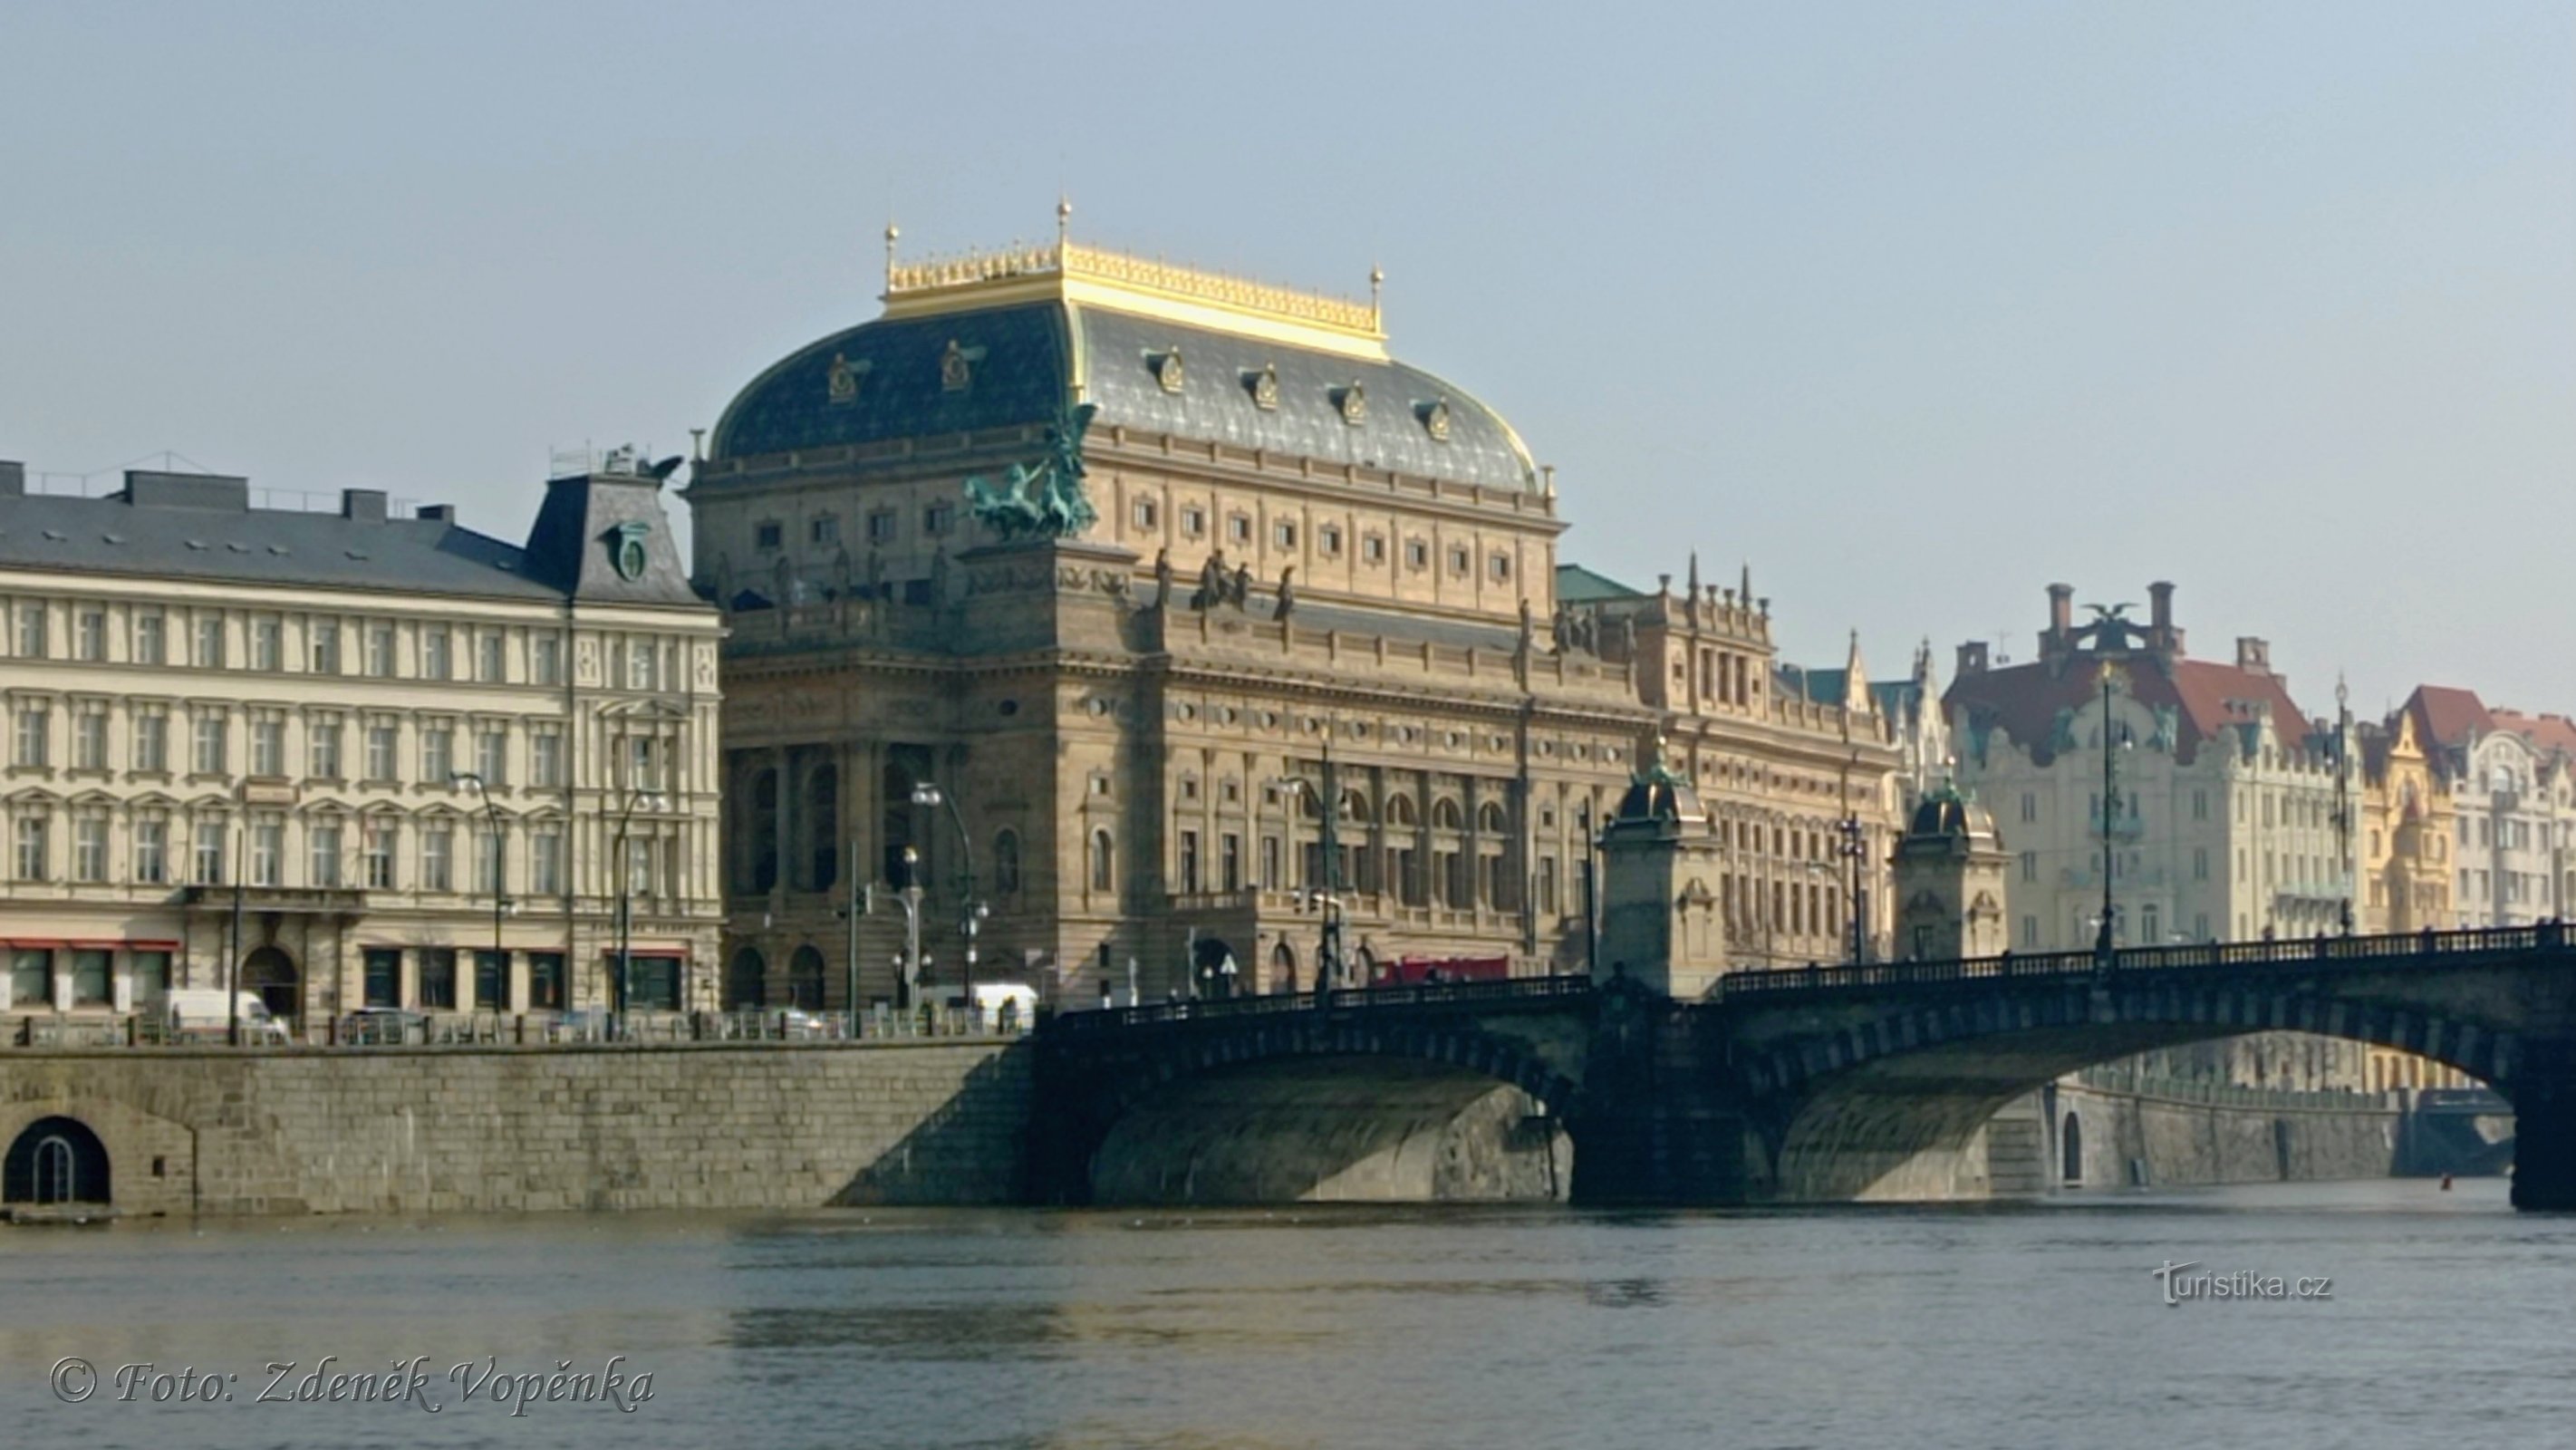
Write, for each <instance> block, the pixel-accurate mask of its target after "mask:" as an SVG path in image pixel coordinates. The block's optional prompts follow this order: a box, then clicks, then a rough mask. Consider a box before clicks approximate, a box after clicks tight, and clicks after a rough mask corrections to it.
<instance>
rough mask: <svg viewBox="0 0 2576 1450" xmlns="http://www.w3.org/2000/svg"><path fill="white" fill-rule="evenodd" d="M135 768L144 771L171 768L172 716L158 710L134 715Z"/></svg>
mask: <svg viewBox="0 0 2576 1450" xmlns="http://www.w3.org/2000/svg"><path fill="white" fill-rule="evenodd" d="M134 768H135V769H136V770H144V771H167V770H168V769H169V768H170V717H169V716H167V715H164V714H162V713H161V712H160V711H158V710H151V711H147V712H145V713H142V714H139V715H136V716H135V717H134Z"/></svg>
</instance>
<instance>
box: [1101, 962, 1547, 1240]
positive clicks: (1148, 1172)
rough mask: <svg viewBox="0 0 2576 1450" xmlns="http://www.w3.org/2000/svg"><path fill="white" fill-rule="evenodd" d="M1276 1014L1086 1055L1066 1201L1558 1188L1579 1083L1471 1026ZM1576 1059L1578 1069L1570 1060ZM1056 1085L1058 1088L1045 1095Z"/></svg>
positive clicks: (1495, 1194)
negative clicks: (1085, 1111) (1085, 1108)
mask: <svg viewBox="0 0 2576 1450" xmlns="http://www.w3.org/2000/svg"><path fill="white" fill-rule="evenodd" d="M1370 1016H1371V1014H1366V1013H1327V1012H1321V1011H1311V1010H1309V1011H1283V1012H1277V1013H1273V1014H1269V1015H1265V1016H1257V1017H1247V1018H1245V1019H1244V1020H1242V1021H1240V1022H1235V1023H1228V1024H1225V1025H1224V1026H1223V1027H1222V1028H1218V1027H1217V1026H1216V1024H1212V1023H1211V1024H1201V1025H1198V1026H1195V1027H1193V1028H1186V1029H1177V1030H1171V1031H1159V1032H1157V1031H1150V1030H1149V1031H1144V1032H1138V1031H1136V1030H1134V1029H1129V1030H1127V1032H1125V1033H1123V1034H1122V1035H1123V1036H1128V1037H1131V1038H1137V1039H1146V1040H1134V1041H1128V1042H1123V1043H1121V1044H1119V1045H1118V1048H1117V1049H1116V1050H1115V1051H1114V1052H1112V1053H1109V1054H1107V1055H1105V1056H1099V1057H1093V1058H1091V1059H1089V1060H1088V1061H1087V1063H1086V1065H1085V1067H1084V1069H1083V1071H1084V1076H1085V1077H1087V1079H1088V1081H1087V1083H1086V1084H1084V1087H1083V1089H1082V1090H1081V1091H1080V1092H1079V1093H1078V1097H1079V1099H1080V1100H1081V1101H1083V1102H1085V1103H1087V1104H1089V1105H1090V1112H1089V1116H1088V1122H1087V1124H1086V1125H1083V1126H1082V1127H1080V1128H1077V1127H1075V1125H1072V1124H1067V1125H1065V1126H1066V1128H1067V1129H1068V1131H1069V1132H1070V1133H1072V1134H1073V1135H1074V1136H1072V1137H1070V1138H1069V1139H1068V1141H1066V1142H1065V1143H1064V1144H1062V1145H1061V1146H1060V1148H1059V1153H1060V1155H1061V1156H1060V1159H1059V1161H1060V1162H1061V1163H1062V1169H1061V1170H1060V1171H1061V1172H1062V1173H1063V1174H1065V1175H1066V1176H1068V1177H1069V1178H1071V1179H1072V1180H1075V1181H1060V1182H1058V1183H1057V1184H1055V1185H1053V1186H1054V1188H1055V1189H1056V1191H1057V1194H1058V1196H1063V1197H1067V1198H1073V1199H1077V1200H1081V1201H1092V1202H1101V1203H1203V1204H1226V1203H1237V1204H1248V1203H1282V1202H1298V1201H1315V1200H1335V1199H1338V1200H1355V1201H1390V1202H1402V1201H1425V1200H1440V1199H1491V1198H1554V1197H1561V1196H1563V1194H1564V1192H1565V1189H1566V1187H1567V1185H1569V1184H1570V1183H1571V1175H1572V1163H1571V1155H1572V1153H1573V1141H1572V1138H1571V1136H1570V1129H1569V1122H1570V1120H1571V1119H1572V1117H1573V1115H1574V1109H1575V1103H1576V1093H1577V1083H1576V1080H1575V1077H1574V1076H1573V1075H1571V1074H1569V1072H1568V1071H1567V1070H1566V1068H1565V1066H1564V1065H1562V1064H1561V1063H1560V1062H1558V1061H1556V1060H1553V1058H1552V1054H1551V1052H1550V1051H1549V1049H1548V1044H1545V1043H1542V1042H1537V1041H1532V1040H1523V1039H1518V1038H1515V1037H1513V1036H1511V1035H1508V1034H1507V1033H1505V1032H1498V1031H1493V1030H1488V1029H1487V1028H1486V1027H1484V1026H1482V1025H1480V1024H1478V1023H1476V1022H1474V1021H1472V1020H1468V1019H1463V1018H1462V1019H1457V1020H1442V1019H1438V1018H1433V1019H1428V1020H1426V1019H1422V1018H1411V1019H1408V1020H1403V1021H1395V1020H1388V1019H1383V1018H1381V1019H1379V1020H1369V1019H1370ZM1578 1070H1579V1069H1578ZM1051 1096H1052V1095H1051Z"/></svg>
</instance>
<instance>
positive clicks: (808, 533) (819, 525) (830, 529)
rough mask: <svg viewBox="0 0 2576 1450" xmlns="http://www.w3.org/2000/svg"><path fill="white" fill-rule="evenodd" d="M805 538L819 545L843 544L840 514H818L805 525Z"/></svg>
mask: <svg viewBox="0 0 2576 1450" xmlns="http://www.w3.org/2000/svg"><path fill="white" fill-rule="evenodd" d="M805 537H806V538H807V539H808V540H809V541H811V542H813V543H817V544H837V543H839V542H841V516H840V515H839V514H816V515H815V516H814V517H813V518H812V519H811V520H810V521H808V522H807V524H806V525H805Z"/></svg>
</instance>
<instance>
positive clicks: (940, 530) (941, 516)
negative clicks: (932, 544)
mask: <svg viewBox="0 0 2576 1450" xmlns="http://www.w3.org/2000/svg"><path fill="white" fill-rule="evenodd" d="M955 527H957V506H956V505H955V504H952V503H935V504H932V505H931V506H930V507H928V508H926V509H923V510H922V511H921V531H922V532H923V533H925V534H928V535H930V536H931V537H932V538H934V539H935V538H938V537H939V536H940V535H942V534H945V533H947V532H948V531H949V530H950V529H953V528H955Z"/></svg>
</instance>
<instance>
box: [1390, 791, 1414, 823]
mask: <svg viewBox="0 0 2576 1450" xmlns="http://www.w3.org/2000/svg"><path fill="white" fill-rule="evenodd" d="M1386 823H1387V824H1388V825H1390V826H1410V825H1412V824H1413V823H1414V814H1413V798H1412V797H1411V796H1401V795H1399V796H1389V797H1387V802H1386Z"/></svg>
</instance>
